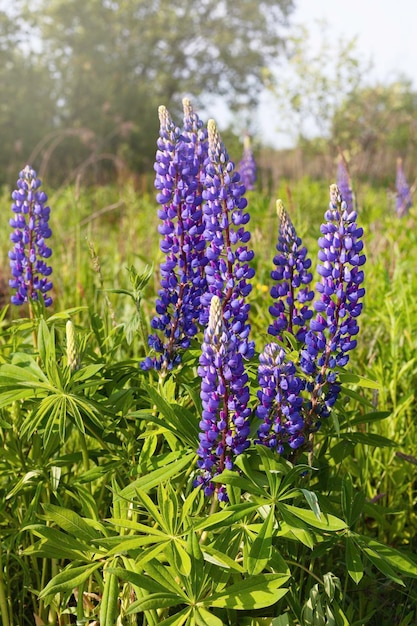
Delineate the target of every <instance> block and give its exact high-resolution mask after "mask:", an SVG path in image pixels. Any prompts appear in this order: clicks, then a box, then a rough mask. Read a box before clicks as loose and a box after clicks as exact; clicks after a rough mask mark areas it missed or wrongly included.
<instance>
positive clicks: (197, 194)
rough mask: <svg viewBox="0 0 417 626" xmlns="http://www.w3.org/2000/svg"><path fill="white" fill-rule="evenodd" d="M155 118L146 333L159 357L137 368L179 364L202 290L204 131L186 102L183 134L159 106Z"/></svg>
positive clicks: (191, 333) (194, 323)
mask: <svg viewBox="0 0 417 626" xmlns="http://www.w3.org/2000/svg"><path fill="white" fill-rule="evenodd" d="M159 119H160V136H159V139H158V150H157V153H156V162H155V166H154V167H155V171H156V176H155V187H156V188H157V190H158V194H157V201H158V203H159V204H160V205H161V206H160V209H159V211H158V216H159V218H160V220H161V224H160V226H159V228H158V230H159V233H160V234H161V235H162V239H161V242H160V247H161V250H162V252H163V253H164V254H165V261H164V262H163V263H161V266H160V273H161V288H160V289H159V291H158V298H157V301H156V313H157V314H156V315H155V317H154V318H153V319H152V321H151V326H152V328H153V329H154V330H156V331H158V332H157V333H154V334H151V335H150V336H149V345H150V347H151V348H153V349H154V351H155V352H156V353H159V355H157V356H153V357H149V356H148V357H147V358H146V359H145V360H144V361H143V362H142V363H141V367H142V369H150V368H155V369H158V370H160V369H163V370H166V369H168V370H169V369H172V367H173V366H175V365H177V364H179V363H180V361H181V354H182V352H183V351H184V350H185V349H187V348H188V347H189V345H190V340H191V338H192V337H194V336H195V335H196V333H197V332H198V325H197V321H198V318H199V315H200V308H201V305H200V298H201V294H202V292H203V291H206V289H207V288H206V279H205V275H204V271H203V268H204V264H205V258H204V249H205V241H204V238H203V232H204V224H203V220H202V208H201V202H202V187H201V182H200V178H201V170H202V167H203V164H204V161H205V158H207V156H206V157H205V156H204V152H205V151H206V152H207V145H206V144H207V141H206V140H205V138H204V132H203V133H201V132H200V131H199V130H198V128H199V127H200V126H201V124H200V123H199V120H198V117H197V116H196V115H195V114H192V110H191V105H190V104H189V102H187V107H186V114H185V130H184V132H182V131H181V130H180V129H179V128H178V127H176V126H175V124H174V122H173V121H172V119H171V116H170V114H169V112H168V110H167V109H166V108H165V107H164V106H161V107H159ZM197 132H199V135H198V137H197ZM204 142H205V143H204ZM161 335H162V336H161Z"/></svg>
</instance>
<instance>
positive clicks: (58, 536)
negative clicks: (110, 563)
mask: <svg viewBox="0 0 417 626" xmlns="http://www.w3.org/2000/svg"><path fill="white" fill-rule="evenodd" d="M24 530H25V531H29V532H31V533H33V534H34V535H35V536H36V537H40V538H41V540H42V541H41V542H40V544H41V547H40V548H39V549H40V550H42V549H43V550H45V549H47V550H49V551H52V554H53V557H54V558H63V559H71V560H73V561H76V560H77V559H86V558H88V557H87V555H88V554H89V553H90V551H91V544H90V543H87V542H83V541H80V540H79V539H77V538H75V537H72V536H70V535H67V534H66V533H63V532H62V531H60V530H58V529H57V528H52V527H51V526H45V525H44V524H31V525H30V526H26V527H25V528H24Z"/></svg>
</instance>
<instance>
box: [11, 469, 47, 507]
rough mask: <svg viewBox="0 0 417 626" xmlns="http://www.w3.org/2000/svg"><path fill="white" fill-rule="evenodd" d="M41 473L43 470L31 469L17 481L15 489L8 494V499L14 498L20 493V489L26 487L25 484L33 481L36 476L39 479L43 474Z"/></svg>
mask: <svg viewBox="0 0 417 626" xmlns="http://www.w3.org/2000/svg"><path fill="white" fill-rule="evenodd" d="M41 474H42V472H41V471H40V470H30V471H29V472H26V474H25V475H24V476H22V478H21V479H20V480H18V481H17V483H16V484H15V486H14V487H13V489H11V490H10V491H9V493H8V494H7V495H6V500H10V498H13V497H14V496H15V495H16V494H17V493H19V491H21V490H22V489H23V488H24V487H25V485H27V484H28V483H31V482H33V480H34V479H35V478H36V479H39V476H41Z"/></svg>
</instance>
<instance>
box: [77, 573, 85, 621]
mask: <svg viewBox="0 0 417 626" xmlns="http://www.w3.org/2000/svg"><path fill="white" fill-rule="evenodd" d="M84 625H85V621H84V583H82V585H79V587H78V599H77V626H84Z"/></svg>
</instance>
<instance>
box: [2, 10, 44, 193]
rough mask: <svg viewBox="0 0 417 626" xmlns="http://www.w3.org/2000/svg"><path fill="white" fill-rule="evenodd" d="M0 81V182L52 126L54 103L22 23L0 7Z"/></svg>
mask: <svg viewBox="0 0 417 626" xmlns="http://www.w3.org/2000/svg"><path fill="white" fill-rule="evenodd" d="M15 8H16V5H15ZM0 84H1V91H0V135H1V143H0V183H3V182H5V181H8V182H9V183H12V182H15V180H16V177H17V173H18V171H19V169H22V168H23V167H24V165H26V158H27V156H26V155H27V154H28V153H29V152H30V150H31V147H32V146H34V145H36V144H37V143H38V142H39V141H40V140H41V138H42V136H43V135H45V133H48V132H49V131H50V130H51V128H52V127H53V117H54V110H55V104H54V101H53V99H52V98H51V88H52V81H51V79H50V77H49V76H48V75H47V74H45V72H43V71H42V69H41V68H40V67H39V65H38V64H37V62H36V56H35V55H33V50H32V47H31V41H30V38H28V35H27V32H26V31H25V29H24V24H23V23H22V22H21V21H19V20H18V19H16V16H15V15H13V13H10V12H9V11H7V12H6V11H4V10H2V9H1V7H0Z"/></svg>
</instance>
